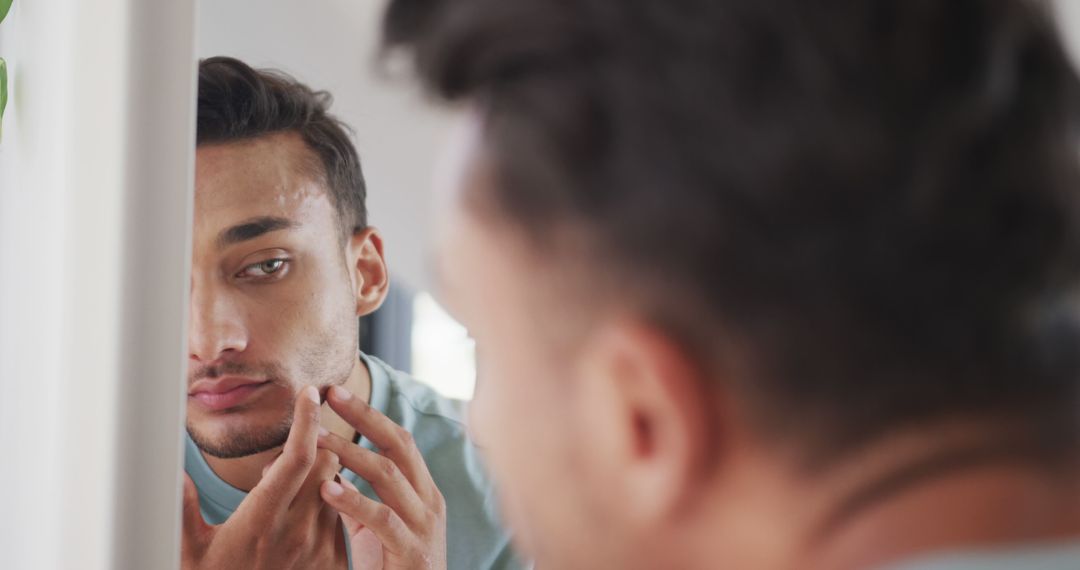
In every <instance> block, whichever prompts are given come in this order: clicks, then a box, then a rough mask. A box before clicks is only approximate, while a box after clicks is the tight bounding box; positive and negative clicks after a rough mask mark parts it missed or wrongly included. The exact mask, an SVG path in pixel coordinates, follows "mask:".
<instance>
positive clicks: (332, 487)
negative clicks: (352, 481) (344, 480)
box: [325, 481, 345, 497]
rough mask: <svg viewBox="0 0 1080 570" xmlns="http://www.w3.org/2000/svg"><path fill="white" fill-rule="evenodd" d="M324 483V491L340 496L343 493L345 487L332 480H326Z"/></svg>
mask: <svg viewBox="0 0 1080 570" xmlns="http://www.w3.org/2000/svg"><path fill="white" fill-rule="evenodd" d="M325 485H326V492H327V493H330V495H331V496H334V497H340V496H341V495H342V494H344V493H345V488H344V487H342V486H341V485H339V484H337V483H336V482H334V481H327V482H326V483H325Z"/></svg>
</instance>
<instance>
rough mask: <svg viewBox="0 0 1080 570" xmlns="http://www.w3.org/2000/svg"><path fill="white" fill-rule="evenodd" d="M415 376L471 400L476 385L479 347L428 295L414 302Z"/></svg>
mask: <svg viewBox="0 0 1080 570" xmlns="http://www.w3.org/2000/svg"><path fill="white" fill-rule="evenodd" d="M412 348H413V350H412V355H413V356H412V371H413V376H415V377H416V378H417V379H419V380H422V381H423V382H424V383H426V384H429V385H430V386H432V387H433V388H435V390H437V391H438V392H439V393H441V394H443V395H444V396H448V397H450V398H458V399H462V400H468V399H471V398H472V395H473V390H474V388H475V386H476V344H475V343H474V342H473V340H472V339H471V338H469V334H468V331H466V329H465V327H463V326H461V324H459V323H458V322H457V321H455V320H454V319H453V318H452V317H451V316H450V315H449V314H447V313H446V311H444V310H443V308H442V307H440V306H439V304H438V303H437V302H435V299H434V298H432V297H431V295H429V294H427V293H420V294H418V295H416V297H415V300H414V301H413V329H412Z"/></svg>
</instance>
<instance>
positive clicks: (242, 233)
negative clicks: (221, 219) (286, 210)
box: [217, 216, 300, 249]
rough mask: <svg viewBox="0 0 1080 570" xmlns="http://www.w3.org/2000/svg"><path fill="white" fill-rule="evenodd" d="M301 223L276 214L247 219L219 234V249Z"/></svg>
mask: <svg viewBox="0 0 1080 570" xmlns="http://www.w3.org/2000/svg"><path fill="white" fill-rule="evenodd" d="M299 225H300V224H298V223H296V222H294V221H292V220H290V219H288V218H279V217H276V216H262V217H259V218H252V219H250V220H246V221H244V222H241V223H239V224H236V225H235V226H232V227H231V228H228V229H226V230H223V231H222V232H221V233H220V234H218V238H217V246H218V249H223V248H225V247H228V246H230V245H234V244H237V243H240V242H244V241H248V240H252V239H255V238H257V237H259V236H261V235H264V234H268V233H270V232H276V231H280V230H287V229H292V228H295V227H297V226H299Z"/></svg>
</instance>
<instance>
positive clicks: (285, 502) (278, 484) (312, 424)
mask: <svg viewBox="0 0 1080 570" xmlns="http://www.w3.org/2000/svg"><path fill="white" fill-rule="evenodd" d="M319 408H320V404H319V392H318V391H317V390H315V388H314V387H312V386H308V387H305V388H304V389H302V390H301V391H300V392H299V393H298V394H297V398H296V405H295V407H294V411H293V421H292V427H291V428H290V429H289V438H288V439H287V440H286V441H285V447H284V449H282V452H281V455H279V456H278V458H277V459H276V460H275V461H274V463H273V465H271V466H270V468H269V469H267V470H266V475H265V476H264V477H263V478H262V480H260V481H259V484H258V485H256V486H255V488H254V489H252V490H251V493H249V494H248V496H247V498H246V499H244V502H243V503H241V504H240V508H238V509H237V512H236V514H234V515H233V516H234V517H235V516H236V515H240V516H241V517H251V518H253V519H254V520H256V521H260V523H261V524H265V523H266V522H267V521H276V520H279V519H280V517H282V516H283V515H284V513H285V511H286V510H288V508H289V506H290V505H291V504H292V501H293V499H294V498H295V497H296V494H297V493H298V492H299V491H300V487H301V486H302V485H303V484H304V481H305V480H306V479H307V476H308V473H310V471H311V469H312V467H313V466H314V465H315V457H316V441H317V438H318V435H319V431H318V430H319Z"/></svg>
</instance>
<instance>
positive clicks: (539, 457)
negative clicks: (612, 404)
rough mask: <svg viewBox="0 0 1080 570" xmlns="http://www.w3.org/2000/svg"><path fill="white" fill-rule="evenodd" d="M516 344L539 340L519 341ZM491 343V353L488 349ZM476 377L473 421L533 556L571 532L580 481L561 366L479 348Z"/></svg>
mask: <svg viewBox="0 0 1080 570" xmlns="http://www.w3.org/2000/svg"><path fill="white" fill-rule="evenodd" d="M517 346H536V344H535V343H530V342H521V343H518V344H517ZM489 349H490V351H489ZM482 350H484V351H485V352H484V353H483V356H485V358H484V359H483V360H482V361H481V363H480V371H481V379H480V382H479V383H478V387H477V392H476V397H475V399H474V400H473V402H472V403H471V405H470V424H471V425H470V427H471V429H472V431H473V435H474V438H475V439H476V441H477V444H478V445H479V446H480V447H481V451H482V453H483V455H484V457H485V460H486V463H487V465H488V466H489V468H490V469H491V471H492V474H493V476H494V477H495V480H496V483H497V488H498V489H499V492H500V504H501V508H502V510H503V513H504V517H505V519H506V520H507V521H508V523H509V524H510V525H511V527H513V529H514V531H515V533H516V534H517V538H516V540H517V541H518V543H519V547H520V548H522V549H523V550H525V551H526V553H527V554H529V555H531V556H537V555H540V554H541V553H545V552H547V551H548V550H549V549H548V548H546V547H545V546H544V545H546V544H555V545H558V544H561V543H563V542H564V541H565V540H566V537H563V536H561V535H563V534H564V533H571V534H574V533H576V531H575V530H574V528H573V527H574V525H573V523H572V522H571V521H576V520H582V518H583V517H581V516H580V513H578V512H577V508H578V507H577V506H578V505H581V504H582V503H581V501H580V500H578V497H577V494H576V491H575V487H576V486H577V485H578V484H579V482H580V474H579V471H578V464H577V462H575V461H573V460H572V458H573V457H575V456H577V455H578V454H577V452H576V451H575V442H576V441H577V439H578V437H577V436H576V434H575V430H574V428H573V426H575V425H580V421H579V418H574V417H571V416H572V415H573V414H574V412H573V410H575V409H580V407H579V406H572V405H568V401H569V399H570V398H572V397H573V394H572V393H570V392H569V391H568V390H566V383H567V382H568V379H567V378H565V377H563V376H562V375H563V374H564V371H563V370H562V369H563V368H564V367H563V366H562V365H561V364H560V363H557V362H552V361H551V359H545V358H536V357H533V355H529V354H521V353H515V352H514V347H512V346H505V347H498V346H486V347H482Z"/></svg>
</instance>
